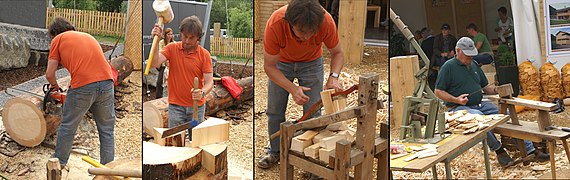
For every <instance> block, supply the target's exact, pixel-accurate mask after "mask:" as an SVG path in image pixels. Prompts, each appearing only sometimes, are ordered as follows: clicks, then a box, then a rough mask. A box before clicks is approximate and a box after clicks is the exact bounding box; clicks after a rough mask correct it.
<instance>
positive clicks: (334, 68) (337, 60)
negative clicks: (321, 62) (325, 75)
mask: <svg viewBox="0 0 570 180" xmlns="http://www.w3.org/2000/svg"><path fill="white" fill-rule="evenodd" d="M343 65H344V55H343V53H342V52H337V53H334V54H332V55H331V72H334V73H340V71H341V70H342V66H343Z"/></svg>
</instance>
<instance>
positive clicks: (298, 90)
mask: <svg viewBox="0 0 570 180" xmlns="http://www.w3.org/2000/svg"><path fill="white" fill-rule="evenodd" d="M309 90H311V88H308V87H303V86H297V85H295V87H294V88H293V89H292V90H290V91H289V93H290V94H291V95H292V96H293V101H295V103H297V104H298V105H303V104H305V103H307V102H309V99H310V98H309V96H307V95H305V93H304V91H309Z"/></svg>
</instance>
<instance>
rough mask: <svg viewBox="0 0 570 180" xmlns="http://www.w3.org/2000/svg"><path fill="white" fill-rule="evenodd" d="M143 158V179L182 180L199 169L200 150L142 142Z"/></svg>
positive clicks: (200, 161)
mask: <svg viewBox="0 0 570 180" xmlns="http://www.w3.org/2000/svg"><path fill="white" fill-rule="evenodd" d="M143 157H144V159H143V174H144V177H145V179H146V178H149V179H156V178H160V179H184V178H187V177H190V176H192V175H193V174H194V173H196V172H197V171H198V170H199V169H200V168H201V163H202V150H201V149H199V148H189V147H164V146H160V145H157V144H154V143H150V142H143Z"/></svg>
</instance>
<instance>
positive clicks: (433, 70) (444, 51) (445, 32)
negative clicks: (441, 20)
mask: <svg viewBox="0 0 570 180" xmlns="http://www.w3.org/2000/svg"><path fill="white" fill-rule="evenodd" d="M450 31H451V27H450V26H449V24H447V23H446V24H443V25H441V33H440V34H438V35H437V36H435V38H434V40H433V57H432V58H431V61H430V66H429V69H430V75H429V78H428V83H429V87H430V88H431V89H432V90H434V87H435V80H436V79H437V72H438V70H439V67H441V65H443V63H445V61H447V60H448V59H451V58H453V56H455V48H454V46H455V43H457V39H456V38H455V36H453V35H452V34H450V33H449V32H450Z"/></svg>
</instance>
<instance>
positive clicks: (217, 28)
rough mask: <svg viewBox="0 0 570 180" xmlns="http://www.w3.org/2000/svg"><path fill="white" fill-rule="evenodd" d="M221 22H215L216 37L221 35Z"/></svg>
mask: <svg viewBox="0 0 570 180" xmlns="http://www.w3.org/2000/svg"><path fill="white" fill-rule="evenodd" d="M220 27H221V24H220V23H214V37H221V35H220V33H221V30H220Z"/></svg>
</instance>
